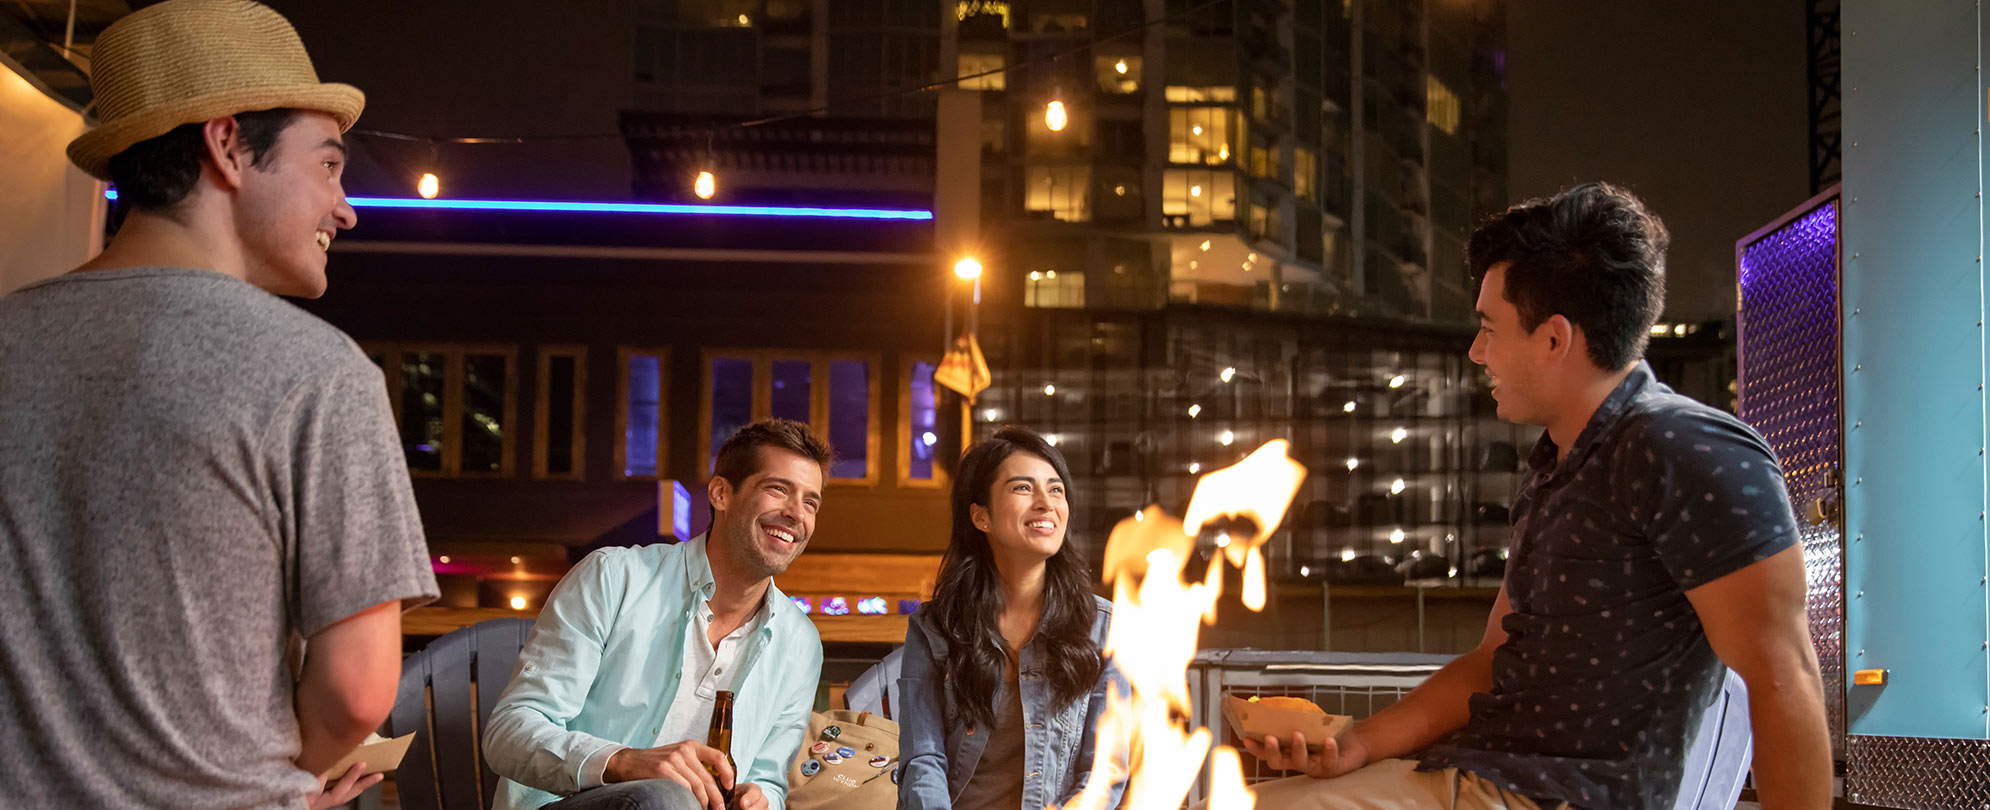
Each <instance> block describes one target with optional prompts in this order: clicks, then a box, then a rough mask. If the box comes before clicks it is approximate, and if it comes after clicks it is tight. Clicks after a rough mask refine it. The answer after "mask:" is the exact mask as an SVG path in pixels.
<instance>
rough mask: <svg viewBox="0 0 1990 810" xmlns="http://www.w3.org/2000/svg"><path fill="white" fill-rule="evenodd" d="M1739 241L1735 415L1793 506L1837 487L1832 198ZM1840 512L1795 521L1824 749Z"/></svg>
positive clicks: (1836, 723) (1833, 695)
mask: <svg viewBox="0 0 1990 810" xmlns="http://www.w3.org/2000/svg"><path fill="white" fill-rule="evenodd" d="M1812 204H1814V205H1815V207H1813V208H1811V209H1809V210H1808V211H1805V212H1803V213H1800V214H1798V215H1796V216H1794V217H1792V218H1790V219H1789V220H1788V221H1787V222H1786V223H1785V224H1783V225H1781V226H1780V227H1777V228H1774V229H1773V230H1769V231H1768V232H1766V233H1765V234H1760V235H1758V236H1756V237H1755V238H1754V239H1753V241H1744V242H1743V244H1742V245H1741V246H1740V250H1739V251H1738V252H1739V254H1740V256H1739V264H1740V267H1739V274H1740V282H1741V300H1740V302H1739V303H1740V310H1739V311H1738V313H1737V320H1738V322H1739V327H1740V328H1739V332H1740V355H1741V375H1740V380H1739V387H1738V392H1739V394H1740V406H1741V418H1742V419H1743V420H1745V421H1747V422H1748V424H1750V425H1752V426H1754V428H1755V429H1756V430H1757V431H1759V432H1761V434H1762V436H1763V437H1764V438H1766V439H1768V440H1769V445H1770V447H1772V448H1774V449H1775V451H1776V458H1777V460H1778V461H1779V462H1781V464H1782V465H1783V478H1784V481H1785V482H1786V484H1787V485H1788V487H1789V491H1790V501H1791V502H1792V503H1794V504H1795V505H1796V508H1797V511H1798V512H1799V514H1800V515H1801V514H1802V513H1804V512H1806V511H1807V510H1808V508H1809V507H1810V505H1811V504H1815V503H1818V502H1819V501H1820V500H1822V501H1824V502H1825V503H1828V504H1832V507H1831V508H1832V510H1833V514H1834V515H1837V514H1842V513H1841V512H1837V511H1836V509H1837V507H1836V506H1835V504H1836V503H1837V502H1838V500H1839V498H1840V494H1839V492H1838V487H1839V484H1838V480H1839V464H1840V448H1839V435H1840V433H1839V431H1840V427H1841V425H1840V422H1839V414H1840V412H1841V407H1842V405H1841V398H1840V396H1841V392H1840V387H1839V386H1840V377H1839V372H1840V365H1839V356H1840V355H1839V331H1838V330H1839V320H1838V318H1839V315H1838V302H1839V288H1838V200H1837V199H1836V198H1828V199H1826V200H1824V201H1823V202H1822V203H1821V204H1816V203H1815V202H1813V203H1812ZM1840 520H1841V518H1839V517H1836V516H1834V517H1832V518H1831V519H1830V520H1828V521H1826V522H1824V523H1823V524H1821V525H1811V524H1810V522H1809V521H1805V525H1804V529H1803V551H1804V567H1805V570H1806V572H1807V573H1808V575H1809V593H1808V600H1807V607H1808V609H1809V613H1810V636H1811V642H1812V643H1813V644H1815V645H1816V646H1817V659H1818V663H1819V665H1820V666H1821V668H1822V670H1823V673H1824V694H1825V695H1826V704H1827V705H1826V714H1827V717H1828V718H1829V720H1830V723H1831V736H1832V750H1833V751H1834V752H1840V751H1842V750H1843V746H1842V743H1843V740H1844V735H1845V701H1844V695H1845V660H1844V659H1845V652H1844V651H1845V639H1844V628H1845V620H1844V596H1845V571H1844V542H1843V541H1844V532H1843V529H1842V527H1841V523H1840Z"/></svg>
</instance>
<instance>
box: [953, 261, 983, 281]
mask: <svg viewBox="0 0 1990 810" xmlns="http://www.w3.org/2000/svg"><path fill="white" fill-rule="evenodd" d="M954 276H955V277H956V278H959V279H960V280H962V281H973V280H974V279H978V278H981V262H979V261H977V260H976V259H975V258H974V257H973V256H968V257H966V258H963V259H961V260H960V261H957V262H954Z"/></svg>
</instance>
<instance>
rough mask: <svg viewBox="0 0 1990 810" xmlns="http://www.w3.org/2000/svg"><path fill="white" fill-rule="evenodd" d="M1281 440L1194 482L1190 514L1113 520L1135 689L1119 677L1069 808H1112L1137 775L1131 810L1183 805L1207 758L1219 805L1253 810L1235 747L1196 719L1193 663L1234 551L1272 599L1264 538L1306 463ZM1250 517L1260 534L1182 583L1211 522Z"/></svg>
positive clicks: (1151, 513)
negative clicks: (1121, 787) (1116, 794)
mask: <svg viewBox="0 0 1990 810" xmlns="http://www.w3.org/2000/svg"><path fill="white" fill-rule="evenodd" d="M1288 446H1289V445H1288V444H1287V443H1286V442H1284V441H1274V442H1271V443H1269V444H1266V445H1265V446H1264V447H1261V448H1259V449H1258V450H1257V451H1256V452H1253V453H1251V454H1250V455H1249V456H1248V457H1246V458H1245V459H1244V460H1243V461H1241V462H1238V463H1237V465H1236V466H1233V467H1228V468H1225V469H1222V470H1217V471H1215V472H1211V473H1209V474H1208V475H1206V476H1203V478H1202V480H1201V481H1200V482H1199V483H1198V484H1197V485H1196V490H1195V495H1194V497H1192V498H1190V500H1189V508H1188V518H1187V520H1186V522H1184V521H1179V520H1175V519H1174V518H1172V517H1169V516H1168V515H1167V514H1165V513H1163V512H1162V511H1161V510H1160V508H1159V507H1153V506H1150V507H1147V509H1145V510H1144V511H1142V512H1141V513H1140V514H1138V515H1136V516H1134V517H1132V518H1128V519H1126V520H1122V521H1120V522H1119V525H1117V526H1114V527H1113V530H1112V536H1111V537H1110V538H1109V539H1108V540H1107V541H1106V555H1105V566H1104V568H1105V570H1104V575H1105V577H1106V578H1107V579H1108V580H1110V581H1111V582H1112V583H1113V621H1112V630H1111V631H1110V632H1109V633H1108V634H1107V636H1106V645H1105V652H1106V653H1107V654H1108V655H1111V656H1112V657H1113V661H1114V662H1115V663H1116V664H1117V665H1118V667H1119V669H1120V672H1121V673H1122V674H1124V675H1125V676H1126V680H1127V683H1128V684H1129V685H1130V686H1131V687H1132V693H1131V694H1121V693H1120V691H1119V689H1118V688H1117V687H1115V688H1114V689H1113V690H1112V692H1111V694H1110V695H1108V698H1107V701H1106V706H1105V709H1104V710H1103V711H1102V712H1101V713H1100V715H1099V725H1098V729H1097V731H1096V737H1097V741H1098V745H1097V752H1098V753H1097V756H1096V757H1095V758H1094V759H1093V762H1092V776H1091V780H1090V782H1089V783H1087V785H1086V789H1085V790H1084V791H1083V792H1081V793H1079V794H1078V795H1077V796H1076V797H1073V798H1072V799H1071V801H1070V802H1069V803H1067V804H1066V805H1065V806H1064V809H1063V810H1103V808H1104V806H1105V803H1106V801H1107V799H1108V796H1109V793H1108V791H1109V790H1110V788H1111V786H1112V785H1113V784H1114V783H1115V782H1116V781H1118V779H1119V778H1120V777H1121V776H1125V777H1126V778H1127V780H1128V781H1127V787H1126V794H1125V797H1124V799H1123V801H1122V803H1121V804H1122V806H1123V807H1125V808H1127V810H1175V808H1178V807H1180V806H1181V803H1182V798H1183V797H1184V796H1187V795H1188V790H1189V787H1190V786H1191V785H1192V784H1193V783H1194V782H1195V778H1196V776H1197V775H1198V774H1199V773H1201V770H1202V765H1203V762H1204V761H1205V760H1208V761H1209V763H1210V766H1211V792H1210V800H1209V808H1210V810H1252V806H1253V804H1254V800H1253V798H1252V796H1251V794H1250V792H1249V791H1248V790H1247V789H1246V788H1245V786H1244V777H1243V767H1242V763H1241V761H1240V760H1239V759H1238V757H1237V751H1236V749H1234V748H1230V747H1228V746H1219V747H1216V748H1215V749H1214V751H1213V753H1212V751H1211V745H1212V742H1213V740H1214V737H1213V735H1212V734H1211V733H1210V731H1209V729H1206V728H1197V729H1193V730H1191V729H1189V728H1188V723H1187V721H1186V718H1188V717H1189V716H1190V714H1191V713H1190V707H1189V699H1188V680H1187V672H1188V664H1189V661H1190V660H1192V659H1193V658H1194V657H1195V650H1196V642H1197V639H1198V638H1199V637H1200V635H1201V630H1202V628H1201V626H1202V625H1203V624H1205V623H1213V622H1215V620H1216V600H1217V598H1218V597H1219V596H1221V595H1222V592H1223V570H1224V565H1225V561H1226V560H1227V561H1228V564H1230V565H1235V566H1238V567H1240V568H1242V569H1243V574H1244V591H1245V593H1244V604H1245V606H1246V607H1248V608H1250V609H1251V610H1254V611H1255V610H1261V609H1262V608H1263V607H1264V579H1265V577H1264V557H1263V555H1262V553H1261V550H1260V546H1262V545H1263V544H1264V542H1265V540H1267V539H1268V538H1270V537H1271V535H1272V533H1273V532H1274V531H1276V530H1277V529H1278V525H1279V522H1280V521H1282V520H1284V518H1285V510H1286V508H1287V507H1288V506H1290V505H1291V501H1292V495H1293V493H1295V492H1297V491H1298V489H1299V483H1300V482H1301V481H1302V480H1304V478H1305V476H1306V468H1305V467H1303V466H1301V465H1300V464H1299V463H1298V462H1296V461H1293V460H1292V459H1291V458H1290V457H1288V456H1287V455H1286V452H1285V451H1286V448H1287V447H1288ZM1225 517H1234V518H1245V519H1248V520H1250V521H1251V522H1252V523H1253V524H1254V525H1255V529H1254V533H1253V534H1252V536H1251V537H1248V538H1243V539H1242V540H1241V541H1239V540H1238V538H1235V537H1231V538H1229V540H1228V542H1227V544H1223V545H1222V550H1223V554H1222V555H1221V556H1220V557H1218V558H1214V559H1211V560H1210V563H1209V570H1208V573H1207V575H1206V576H1205V577H1204V578H1203V581H1201V582H1193V583H1191V582H1184V581H1183V580H1182V574H1183V571H1182V569H1183V567H1184V566H1185V565H1187V563H1188V560H1189V557H1190V555H1191V554H1193V553H1194V550H1195V538H1196V535H1197V534H1199V533H1200V531H1201V530H1202V528H1203V527H1204V526H1206V525H1208V524H1209V523H1210V522H1212V521H1215V520H1219V519H1222V518H1225Z"/></svg>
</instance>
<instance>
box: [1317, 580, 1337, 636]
mask: <svg viewBox="0 0 1990 810" xmlns="http://www.w3.org/2000/svg"><path fill="white" fill-rule="evenodd" d="M1333 591H1334V586H1332V585H1329V584H1327V582H1326V581H1325V580H1322V581H1321V582H1320V649H1321V650H1323V651H1325V652H1333V651H1334V593H1333Z"/></svg>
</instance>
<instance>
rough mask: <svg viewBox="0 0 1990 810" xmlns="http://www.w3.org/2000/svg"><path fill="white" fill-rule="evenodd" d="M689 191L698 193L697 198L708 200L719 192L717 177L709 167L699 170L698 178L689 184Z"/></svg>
mask: <svg viewBox="0 0 1990 810" xmlns="http://www.w3.org/2000/svg"><path fill="white" fill-rule="evenodd" d="M691 192H692V193H693V194H696V195H698V199H701V200H709V199H711V198H712V196H713V195H715V194H718V193H719V179H718V178H717V177H716V176H714V175H713V174H712V172H711V170H710V169H703V170H700V171H699V172H698V179H697V180H696V181H694V182H693V183H692V184H691Z"/></svg>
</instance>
